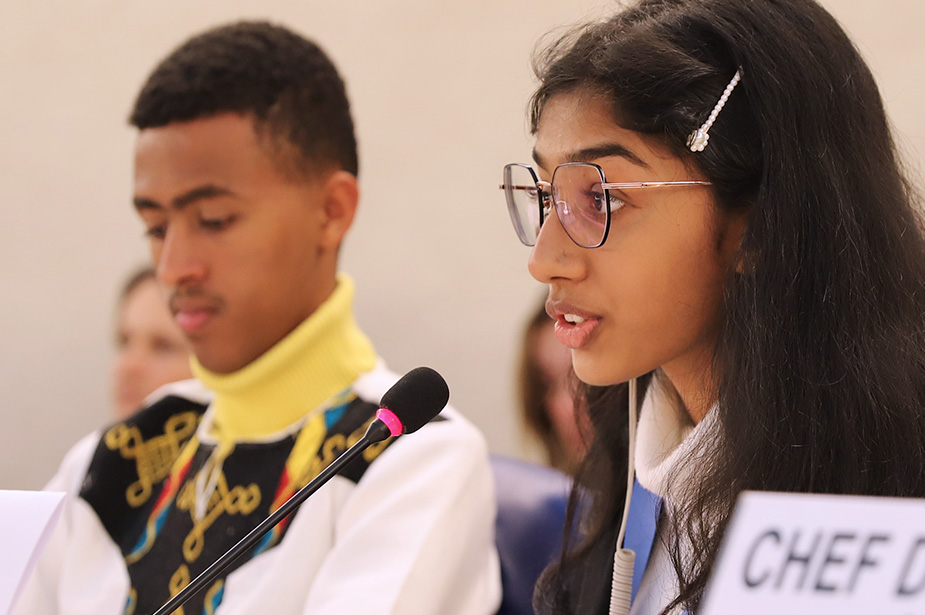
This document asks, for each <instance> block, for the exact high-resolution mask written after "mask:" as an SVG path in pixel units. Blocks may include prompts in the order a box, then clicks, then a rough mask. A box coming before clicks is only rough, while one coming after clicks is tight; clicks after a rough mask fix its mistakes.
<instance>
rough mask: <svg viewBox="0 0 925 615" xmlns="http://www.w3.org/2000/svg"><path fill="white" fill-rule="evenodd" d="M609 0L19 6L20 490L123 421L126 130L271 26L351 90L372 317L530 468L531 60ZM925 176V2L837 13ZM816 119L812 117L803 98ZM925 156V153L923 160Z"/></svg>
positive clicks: (132, 223)
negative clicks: (113, 388)
mask: <svg viewBox="0 0 925 615" xmlns="http://www.w3.org/2000/svg"><path fill="white" fill-rule="evenodd" d="M610 4H611V3H609V2H602V1H597V0H596V1H592V0H554V1H547V2H527V1H526V0H468V1H466V2H439V1H436V0H358V1H353V2H351V1H348V0H344V1H342V2H331V1H330V0H326V1H324V2H322V1H320V0H285V1H284V0H262V1H260V2H257V1H244V0H234V1H229V0H213V1H210V2H197V3H192V2H187V1H185V0H161V1H160V2H142V1H140V0H81V2H72V1H70V0H44V1H41V2H28V1H27V0H4V3H3V6H2V8H0V15H2V18H0V92H2V95H0V138H2V142H0V262H2V263H3V264H2V267H0V288H2V289H3V300H2V304H0V340H2V343H0V344H2V345H0V348H2V350H0V399H2V402H0V413H2V414H0V421H2V432H0V488H7V489H9V488H37V487H39V486H41V484H42V483H43V482H44V481H45V480H46V479H47V478H48V477H49V476H50V474H51V473H52V472H53V470H54V468H55V467H56V465H57V463H58V460H59V459H60V457H61V456H62V455H63V454H64V452H65V451H66V450H67V448H68V446H69V445H70V444H71V443H72V442H73V441H74V440H75V439H77V438H78V437H79V436H81V435H82V434H84V433H87V432H88V431H90V430H92V429H94V428H95V427H97V426H99V425H100V424H102V423H103V422H104V421H106V420H107V419H108V416H109V400H108V392H107V386H108V379H109V375H108V363H109V360H110V356H111V338H112V333H111V321H112V304H113V300H114V296H115V294H116V287H117V286H118V284H119V283H120V282H121V280H122V278H123V276H124V275H125V274H126V272H127V271H128V270H129V269H132V268H133V267H134V266H136V265H137V264H139V263H141V262H143V261H144V259H145V258H146V253H145V250H144V246H143V242H142V239H141V235H142V227H141V225H140V223H139V222H138V221H137V220H136V219H135V217H134V214H133V213H132V208H131V206H130V200H129V196H130V182H131V164H130V158H131V151H132V146H133V139H134V134H133V131H132V130H130V129H129V128H128V127H127V125H126V122H125V118H126V116H127V114H128V111H129V108H130V106H131V103H132V101H133V98H134V96H135V93H136V91H137V89H138V87H139V86H140V84H141V82H142V80H143V79H144V77H145V76H146V75H147V73H148V71H149V70H150V69H151V68H152V67H153V65H154V64H155V62H157V61H158V60H159V59H160V58H161V57H163V56H164V55H165V54H166V53H167V52H168V51H169V50H170V49H171V48H173V47H174V46H175V45H176V44H178V43H179V42H180V41H181V40H183V39H184V38H186V37H187V36H189V35H190V34H192V33H194V32H197V31H199V30H202V29H204V28H206V27H209V26H212V25H216V24H218V23H222V22H226V21H230V20H234V19H238V18H245V17H246V18H254V17H261V18H269V19H271V20H275V21H279V22H282V23H285V24H288V25H290V26H292V27H294V28H295V29H297V30H299V31H301V32H303V33H305V34H307V35H309V36H310V37H313V38H315V39H316V40H317V41H318V42H319V43H321V44H322V46H323V47H325V48H326V49H327V50H328V52H329V53H330V54H331V55H332V56H333V58H334V59H335V61H336V63H337V64H338V66H339V67H340V68H341V70H342V73H343V74H344V75H345V78H346V81H347V85H348V88H349V93H350V95H351V98H352V100H353V105H354V111H355V116H356V119H357V128H358V132H359V139H360V150H361V152H360V153H361V167H362V170H361V182H362V187H363V199H362V205H361V212H360V214H359V217H358V219H357V221H356V225H355V227H354V230H353V232H352V234H351V236H350V238H349V240H348V242H347V245H346V248H345V251H344V254H343V268H344V269H345V270H347V271H349V272H351V273H352V274H353V275H354V277H355V278H356V280H357V283H358V289H359V293H358V305H357V311H358V315H359V319H360V322H361V324H362V325H363V326H364V327H365V328H366V329H367V330H368V331H369V332H370V333H371V335H372V337H373V339H374V340H375V341H376V343H377V346H378V349H379V351H380V352H381V353H382V354H383V356H385V357H386V359H387V360H388V361H389V363H390V365H391V366H392V368H393V369H395V370H396V371H405V370H407V369H410V368H412V367H415V366H417V365H421V364H426V365H430V366H433V367H434V368H436V369H438V370H439V371H441V372H442V373H443V374H444V375H445V376H446V378H447V380H448V381H449V383H450V387H451V390H452V401H453V402H454V403H455V404H456V406H457V407H458V408H459V409H461V410H462V411H463V412H464V413H465V414H467V415H468V416H469V417H470V418H471V419H472V420H474V421H475V422H476V423H477V424H478V425H479V426H480V427H481V428H482V429H483V431H484V432H485V434H486V435H487V437H488V441H489V443H490V445H491V448H492V450H493V451H495V452H500V453H508V454H525V449H524V447H523V445H522V442H521V440H520V438H519V436H518V427H517V422H516V418H515V414H514V401H513V392H512V382H513V371H514V363H515V359H514V352H515V346H516V344H517V341H518V338H519V336H520V329H521V323H522V321H523V319H524V317H525V316H526V314H527V313H528V312H529V311H530V310H531V309H532V307H533V305H534V303H535V302H536V301H537V300H538V297H539V295H540V294H541V289H540V287H539V285H538V284H537V283H535V282H533V280H532V279H531V278H530V277H529V275H528V274H527V272H526V267H525V265H526V259H527V255H528V252H527V249H526V248H522V247H521V246H520V245H519V244H518V242H517V240H516V238H515V237H514V234H513V232H512V230H511V228H510V225H509V222H508V220H507V217H506V216H507V214H506V212H505V210H504V204H503V202H502V199H501V195H500V194H499V191H498V189H497V185H498V183H499V179H500V169H501V165H502V164H503V163H505V162H509V161H523V160H527V159H528V158H529V152H530V147H531V139H530V138H529V135H528V134H527V131H526V128H525V120H524V111H523V109H524V102H525V100H526V99H527V97H528V95H529V93H530V91H531V88H532V84H533V82H532V75H531V73H530V68H529V54H530V51H531V49H532V48H533V47H534V45H535V43H536V41H537V39H538V37H540V36H541V35H542V34H543V33H545V32H547V31H549V30H550V29H552V28H554V27H558V26H562V25H564V24H568V23H573V22H577V21H580V20H582V19H584V18H587V17H589V16H592V15H595V14H600V12H601V10H603V9H602V7H609V6H610ZM827 5H828V6H829V7H830V9H831V10H833V11H834V12H835V13H836V14H837V15H838V16H839V17H840V19H842V21H843V23H844V24H845V25H846V27H847V28H848V29H849V31H851V32H852V33H853V35H854V36H855V39H856V40H857V41H858V44H859V46H860V47H861V50H862V52H863V53H864V54H865V56H866V57H867V58H868V59H869V60H870V62H871V63H872V65H873V68H874V70H875V72H876V74H877V75H878V78H879V80H880V83H881V85H882V89H883V93H884V98H885V99H886V102H887V106H888V108H889V110H890V112H891V115H892V117H893V119H894V121H895V123H896V126H897V129H898V131H899V135H900V140H901V142H902V144H903V145H904V147H906V148H907V149H908V150H909V151H910V152H912V154H911V155H910V158H911V159H912V160H913V161H914V164H916V165H918V166H919V168H921V167H922V162H921V161H922V154H921V153H922V152H925V119H923V117H922V114H921V112H920V107H921V106H922V105H923V103H925V86H923V79H922V71H921V60H922V58H923V57H925V40H923V37H922V36H921V28H922V25H923V24H925V3H917V2H910V1H909V0H883V1H881V2H877V3H873V2H868V1H867V0H829V2H828V3H827ZM795 104H798V101H795ZM916 152H918V153H916Z"/></svg>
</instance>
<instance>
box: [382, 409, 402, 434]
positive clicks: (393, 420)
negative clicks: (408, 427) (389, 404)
mask: <svg viewBox="0 0 925 615" xmlns="http://www.w3.org/2000/svg"><path fill="white" fill-rule="evenodd" d="M376 418H377V419H379V420H380V421H382V422H383V423H385V426H386V427H388V428H389V433H391V434H392V435H393V436H400V435H401V434H402V432H404V431H405V426H404V425H402V424H401V419H400V418H398V417H397V416H395V413H394V412H392V411H391V410H389V409H388V408H379V409H378V410H376Z"/></svg>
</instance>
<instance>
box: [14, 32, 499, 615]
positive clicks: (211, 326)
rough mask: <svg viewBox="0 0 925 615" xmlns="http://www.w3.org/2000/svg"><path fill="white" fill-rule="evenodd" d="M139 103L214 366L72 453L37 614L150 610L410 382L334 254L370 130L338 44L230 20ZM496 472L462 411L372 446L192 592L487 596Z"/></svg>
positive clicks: (361, 600) (191, 44)
mask: <svg viewBox="0 0 925 615" xmlns="http://www.w3.org/2000/svg"><path fill="white" fill-rule="evenodd" d="M131 121H132V124H133V125H134V126H136V127H138V128H139V129H140V132H139V135H138V141H137V147H136V153H135V187H134V204H135V208H136V210H137V211H138V213H139V215H140V216H141V218H142V220H143V221H144V224H145V226H146V228H147V235H148V238H149V242H150V246H151V252H152V255H153V258H154V262H155V264H156V267H157V276H158V279H159V281H160V282H161V284H162V286H163V287H164V289H165V291H166V293H167V296H168V297H169V305H170V309H171V312H172V313H173V314H174V317H175V319H176V322H177V323H178V324H179V326H180V327H181V329H182V330H183V331H184V333H185V334H186V336H187V338H188V339H189V341H190V343H191V346H192V348H193V352H194V354H195V359H194V360H193V371H194V374H195V375H196V377H197V379H198V381H195V380H194V381H187V382H185V383H182V384H181V385H174V386H172V388H170V387H168V388H167V389H166V390H163V394H162V395H161V396H160V399H159V400H158V401H156V402H154V403H152V404H150V405H149V406H148V407H147V408H146V409H144V410H142V411H141V412H140V413H139V414H137V415H135V416H133V417H132V418H130V419H128V420H127V421H125V422H123V423H119V424H117V425H115V426H113V427H110V428H109V429H107V430H105V431H104V432H102V433H101V434H96V435H93V436H91V437H89V438H87V439H85V440H84V441H83V442H81V443H80V444H78V445H77V446H76V447H75V449H74V450H73V451H72V452H71V453H70V454H69V455H68V457H67V458H66V460H65V462H64V464H63V466H62V468H61V470H60V472H59V473H58V475H57V476H56V477H55V479H54V480H53V481H52V483H51V485H50V488H52V489H58V490H67V491H68V492H70V494H71V497H70V498H69V501H68V508H67V510H66V513H65V518H64V519H63V520H62V522H61V523H60V525H59V528H58V530H57V532H56V535H55V536H54V538H53V540H52V542H51V544H50V545H49V547H48V548H47V550H46V555H45V557H44V558H43V561H42V563H41V565H40V568H39V570H38V571H37V573H36V575H35V576H34V578H33V581H32V582H31V584H30V587H29V589H28V592H27V595H26V596H25V599H24V602H23V604H22V608H21V609H20V611H19V612H21V613H25V612H29V613H42V614H43V615H44V614H48V613H60V614H64V613H94V614H99V615H105V614H112V615H118V614H122V613H126V614H135V613H137V614H141V613H151V612H153V611H154V610H155V609H157V608H158V607H159V606H160V605H161V604H163V603H164V602H166V601H167V600H168V599H169V598H170V597H171V596H172V595H174V594H176V593H177V592H178V591H179V590H180V589H182V588H183V587H184V586H186V585H187V584H188V583H189V582H190V580H191V579H193V578H195V577H196V575H198V574H199V573H200V572H201V571H202V570H204V569H205V568H206V567H208V566H209V565H210V564H211V563H212V562H213V561H214V560H215V559H216V558H217V557H218V556H219V555H221V554H222V553H223V552H225V551H226V550H227V549H228V548H230V547H231V546H232V545H234V544H235V543H236V542H237V541H238V540H239V539H240V538H241V537H242V536H244V534H245V533H246V532H247V531H249V530H250V529H251V528H252V527H253V526H255V525H256V524H257V523H258V522H260V521H261V520H262V519H263V518H265V517H266V516H267V515H268V514H269V513H270V512H271V511H273V510H275V509H276V508H278V507H279V505H280V504H281V503H282V502H284V501H285V500H286V499H287V498H288V497H289V496H290V495H291V494H292V493H293V492H294V491H296V490H297V489H298V488H299V487H301V486H302V485H304V484H306V483H307V482H308V481H309V480H311V478H313V477H314V476H315V475H317V474H318V472H320V471H321V470H322V469H323V468H324V467H326V466H327V465H328V464H329V463H330V462H331V460H332V459H333V458H334V457H335V456H336V455H337V454H338V453H339V452H340V451H342V450H344V449H345V448H346V447H347V446H349V445H350V444H352V443H353V442H354V441H355V440H356V439H358V438H359V436H360V435H361V434H362V433H363V431H364V429H365V426H366V424H368V422H369V420H370V419H371V414H372V412H373V411H374V409H375V408H376V404H377V402H378V400H379V398H380V396H381V395H382V393H384V392H385V391H386V390H387V389H388V388H389V387H390V386H391V384H392V383H393V382H394V381H395V380H396V376H395V375H394V374H392V373H390V372H389V371H387V370H386V368H385V367H384V366H383V364H382V362H381V361H380V360H379V359H378V358H377V356H376V354H375V352H374V350H373V347H372V345H371V344H370V342H369V340H368V339H367V338H366V336H365V335H364V334H363V333H362V332H361V331H360V330H359V328H358V327H357V325H356V324H355V322H354V320H353V316H352V309H351V301H352V297H353V283H352V282H351V280H350V278H349V277H347V276H345V275H339V274H338V273H337V254H338V249H339V247H340V244H341V241H342V240H343V238H344V236H345V234H346V233H347V231H348V229H349V228H350V225H351V222H352V220H353V215H354V212H355V210H356V206H357V197H358V190H357V179H356V174H357V157H356V142H355V138H354V133H353V122H352V119H351V116H350V112H349V105H348V102H347V98H346V94H345V91H344V86H343V82H342V81H341V79H340V77H339V76H338V74H337V71H336V69H335V68H334V66H333V65H332V64H331V62H330V61H329V60H328V58H327V57H326V56H325V55H324V53H323V52H322V51H321V50H319V49H318V48H317V47H316V46H315V45H314V44H313V43H311V42H309V41H306V40H305V39H303V38H301V37H299V36H297V35H296V34H294V33H292V32H290V31H288V30H285V29H283V28H280V27H275V26H271V25H269V24H265V23H240V24H236V25H231V26H226V27H222V28H218V29H215V30H211V31H209V32H206V33H204V34H202V35H200V36H197V37H195V38H193V39H191V40H189V41H188V42H187V43H185V44H184V45H183V46H181V47H180V48H179V49H177V50H176V51H174V52H173V53H172V54H171V55H170V56H169V57H167V58H166V59H165V60H164V61H163V62H162V63H161V64H160V65H159V66H158V67H157V68H156V69H155V71H154V73H153V74H152V75H151V76H150V78H149V79H148V81H147V83H146V84H145V86H144V88H143V89H142V91H141V94H140V95H139V98H138V101H137V103H136V105H135V108H134V111H133V113H132V117H131ZM203 385H204V386H203ZM491 485H492V482H491V475H490V470H489V466H488V463H487V455H486V450H485V445H484V442H483V440H482V438H481V436H480V435H479V434H478V433H477V432H476V430H475V429H474V428H473V427H472V426H471V425H470V424H468V423H467V422H466V421H465V420H464V419H462V418H461V417H460V416H459V415H457V414H456V413H455V412H453V411H452V410H451V409H447V410H445V411H444V412H443V413H442V414H441V417H439V418H438V419H437V420H435V421H433V422H431V423H430V424H428V425H426V426H425V427H423V428H422V429H421V430H420V431H419V432H418V433H416V434H415V435H413V436H409V437H407V438H398V439H396V440H392V441H387V442H386V443H385V444H384V445H375V446H374V447H372V448H370V449H368V450H367V452H366V453H364V455H363V456H362V459H358V460H357V463H353V464H351V465H349V466H348V468H347V470H345V471H344V472H342V473H341V474H340V475H338V476H336V477H335V478H334V479H333V480H332V482H331V483H329V484H328V485H326V486H325V488H324V489H322V490H320V491H319V492H317V493H316V494H315V495H313V496H312V497H311V498H310V499H309V500H308V501H307V502H306V503H305V504H304V505H303V506H302V507H301V509H300V510H299V511H298V512H297V513H295V514H294V515H292V516H290V517H289V518H288V519H287V520H286V521H285V522H283V523H282V524H281V525H279V526H277V528H276V529H274V530H273V531H272V532H271V533H270V534H268V535H267V537H266V538H265V539H264V541H263V542H261V543H260V544H259V545H258V546H257V547H256V548H255V549H254V550H253V552H252V553H248V554H247V555H246V556H245V557H244V558H243V559H241V560H240V561H239V562H238V563H237V564H235V566H234V567H233V568H232V569H231V571H230V572H226V573H225V574H224V575H223V576H222V578H220V579H219V580H217V581H216V582H214V583H212V584H211V585H210V586H209V587H207V588H206V589H205V590H203V591H202V592H200V593H199V594H198V595H196V596H195V597H194V598H193V599H192V600H191V601H190V602H189V603H187V605H186V607H185V609H186V610H185V612H186V613H212V612H216V613H218V614H219V615H235V614H244V613H251V614H252V613H274V614H297V613H298V614H301V613H311V614H312V615H321V614H325V613H408V614H414V615H421V614H426V613H434V614H446V613H460V614H462V613H465V614H469V613H492V612H494V610H495V609H496V608H497V605H498V602H499V600H500V579H499V573H498V564H497V555H496V553H495V550H494V546H493V521H494V500H493V493H492V486H491Z"/></svg>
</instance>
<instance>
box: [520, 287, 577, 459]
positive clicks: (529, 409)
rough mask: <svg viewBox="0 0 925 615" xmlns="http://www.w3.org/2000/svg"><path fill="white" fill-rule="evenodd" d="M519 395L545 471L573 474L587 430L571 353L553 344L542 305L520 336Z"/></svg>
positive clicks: (551, 329) (550, 325)
mask: <svg viewBox="0 0 925 615" xmlns="http://www.w3.org/2000/svg"><path fill="white" fill-rule="evenodd" d="M519 367H520V369H519V379H518V393H519V398H520V399H519V401H520V411H521V420H522V422H523V424H524V426H525V427H526V430H527V433H528V434H529V435H530V436H531V437H533V438H534V439H535V440H537V441H538V442H539V443H540V445H541V446H542V449H543V454H544V456H545V461H546V463H547V464H548V465H550V466H552V467H554V468H556V469H558V470H562V471H563V472H565V473H567V474H574V473H575V471H576V470H577V469H578V467H579V466H580V465H581V462H582V460H583V459H584V456H585V453H586V452H587V450H588V445H589V443H590V439H591V437H592V436H591V424H590V421H589V420H588V415H587V410H586V407H585V404H584V402H583V399H581V398H579V397H577V395H578V387H577V384H578V383H577V380H576V379H575V375H574V372H573V371H572V354H571V351H570V350H569V349H568V348H566V347H565V346H563V345H562V344H560V343H559V340H557V339H556V333H555V322H554V321H553V320H551V319H550V318H549V315H548V314H547V313H546V302H545V299H544V300H543V301H542V302H540V304H539V306H537V309H536V310H535V311H534V312H533V314H532V315H531V316H530V319H529V320H528V321H527V325H526V327H525V329H524V333H523V342H522V345H521V353H520V366H519Z"/></svg>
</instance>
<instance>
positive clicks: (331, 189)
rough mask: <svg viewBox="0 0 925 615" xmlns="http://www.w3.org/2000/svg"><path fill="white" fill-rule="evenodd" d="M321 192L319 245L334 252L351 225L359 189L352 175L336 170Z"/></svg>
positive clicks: (358, 197) (328, 178)
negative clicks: (322, 212) (322, 213)
mask: <svg viewBox="0 0 925 615" xmlns="http://www.w3.org/2000/svg"><path fill="white" fill-rule="evenodd" d="M323 192H324V203H323V207H324V228H323V230H322V236H321V245H323V246H324V247H326V248H330V249H334V250H336V249H337V248H339V247H340V244H341V242H342V241H343V240H344V236H345V235H346V234H347V231H349V230H350V226H351V225H352V224H353V217H354V216H355V215H356V210H357V203H358V202H359V199H360V187H359V183H358V182H357V178H356V176H355V175H354V174H353V173H350V172H348V171H343V170H338V171H334V172H333V173H331V174H330V175H329V176H328V177H327V179H326V180H325V182H324V188H323Z"/></svg>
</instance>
